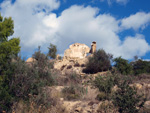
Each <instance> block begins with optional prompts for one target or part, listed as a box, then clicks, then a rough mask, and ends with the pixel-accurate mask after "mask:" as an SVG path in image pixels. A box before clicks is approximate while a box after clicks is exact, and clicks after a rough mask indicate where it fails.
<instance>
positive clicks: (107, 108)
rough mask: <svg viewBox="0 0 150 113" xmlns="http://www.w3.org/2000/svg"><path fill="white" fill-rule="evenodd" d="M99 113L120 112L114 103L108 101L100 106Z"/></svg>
mask: <svg viewBox="0 0 150 113" xmlns="http://www.w3.org/2000/svg"><path fill="white" fill-rule="evenodd" d="M97 113H118V110H117V108H115V106H114V105H113V103H112V102H110V101H107V100H106V101H103V102H102V103H101V104H100V106H99V108H98V110H97Z"/></svg>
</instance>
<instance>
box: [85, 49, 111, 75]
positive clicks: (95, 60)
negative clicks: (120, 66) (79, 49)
mask: <svg viewBox="0 0 150 113" xmlns="http://www.w3.org/2000/svg"><path fill="white" fill-rule="evenodd" d="M111 59H112V55H110V54H107V53H106V52H105V51H104V50H103V49H101V50H98V51H96V52H95V53H94V54H93V57H89V61H88V63H87V64H86V68H85V69H84V70H83V72H85V73H97V72H101V71H107V70H109V69H110V68H111V63H110V60H111Z"/></svg>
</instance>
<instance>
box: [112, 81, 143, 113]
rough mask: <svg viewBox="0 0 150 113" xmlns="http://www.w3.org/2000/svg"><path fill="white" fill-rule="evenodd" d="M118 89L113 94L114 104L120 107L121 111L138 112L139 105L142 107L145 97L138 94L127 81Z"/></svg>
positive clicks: (124, 112) (123, 112) (126, 112)
mask: <svg viewBox="0 0 150 113" xmlns="http://www.w3.org/2000/svg"><path fill="white" fill-rule="evenodd" d="M118 88H119V89H118V90H117V91H116V92H115V93H114V95H113V104H114V105H115V106H116V107H118V111H119V113H137V112H138V109H137V107H142V106H143V104H144V99H143V98H142V96H141V95H137V92H136V90H135V89H134V88H132V87H130V86H129V83H128V82H127V81H124V82H122V83H121V84H120V85H118Z"/></svg>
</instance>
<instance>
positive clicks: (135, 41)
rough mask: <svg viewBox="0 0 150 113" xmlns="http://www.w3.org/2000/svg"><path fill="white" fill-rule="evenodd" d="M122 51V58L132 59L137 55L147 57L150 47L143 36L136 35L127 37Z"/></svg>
mask: <svg viewBox="0 0 150 113" xmlns="http://www.w3.org/2000/svg"><path fill="white" fill-rule="evenodd" d="M120 49H121V51H120V53H121V56H125V58H127V59H132V58H133V56H135V55H138V56H143V55H145V53H146V52H147V51H150V46H149V44H148V43H147V42H146V40H145V37H144V36H143V35H141V34H136V35H135V36H134V37H131V36H128V37H126V38H125V41H124V42H123V44H122V45H121V48H120Z"/></svg>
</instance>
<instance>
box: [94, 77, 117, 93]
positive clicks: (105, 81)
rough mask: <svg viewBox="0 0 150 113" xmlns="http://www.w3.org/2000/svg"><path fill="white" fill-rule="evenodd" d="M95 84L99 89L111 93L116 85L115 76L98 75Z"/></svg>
mask: <svg viewBox="0 0 150 113" xmlns="http://www.w3.org/2000/svg"><path fill="white" fill-rule="evenodd" d="M94 85H95V86H96V87H97V88H98V89H99V91H102V92H104V93H105V94H106V95H108V94H109V93H111V89H112V87H113V86H114V85H115V79H114V77H113V76H103V77H102V76H100V75H99V76H97V77H96V78H95V80H94Z"/></svg>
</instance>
